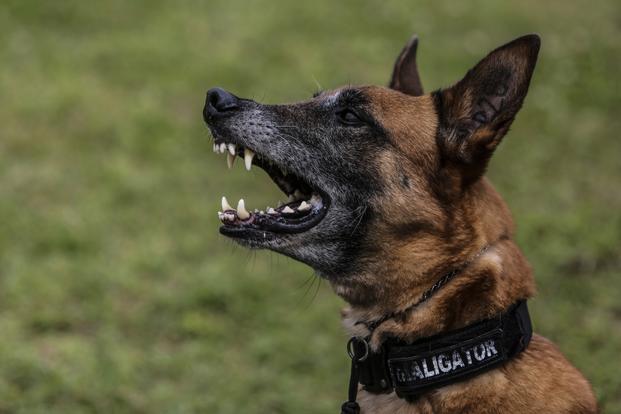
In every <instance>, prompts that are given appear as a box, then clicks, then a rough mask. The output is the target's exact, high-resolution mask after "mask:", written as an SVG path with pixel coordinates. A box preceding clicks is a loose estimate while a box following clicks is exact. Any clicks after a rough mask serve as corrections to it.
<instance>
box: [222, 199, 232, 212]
mask: <svg viewBox="0 0 621 414" xmlns="http://www.w3.org/2000/svg"><path fill="white" fill-rule="evenodd" d="M227 210H233V207H231V206H230V204H229V202H228V201H227V200H226V197H224V196H223V197H222V211H227Z"/></svg>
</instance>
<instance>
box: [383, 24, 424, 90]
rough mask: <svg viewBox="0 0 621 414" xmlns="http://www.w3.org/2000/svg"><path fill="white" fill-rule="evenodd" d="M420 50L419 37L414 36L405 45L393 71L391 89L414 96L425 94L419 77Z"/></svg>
mask: <svg viewBox="0 0 621 414" xmlns="http://www.w3.org/2000/svg"><path fill="white" fill-rule="evenodd" d="M417 48H418V36H416V35H414V36H412V38H411V39H410V41H409V42H408V43H407V45H405V47H404V48H403V50H402V51H401V53H400V54H399V57H397V61H396V62H395V66H394V68H393V70H392V77H391V78H390V83H389V84H388V86H389V87H390V88H391V89H395V90H397V91H400V92H403V93H405V94H408V95H412V96H420V95H422V94H423V85H422V83H421V82H420V77H419V76H418V68H417V67H416V49H417Z"/></svg>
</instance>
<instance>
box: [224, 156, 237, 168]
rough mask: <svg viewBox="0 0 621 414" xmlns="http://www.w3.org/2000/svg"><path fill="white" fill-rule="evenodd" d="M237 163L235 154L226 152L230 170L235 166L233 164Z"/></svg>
mask: <svg viewBox="0 0 621 414" xmlns="http://www.w3.org/2000/svg"><path fill="white" fill-rule="evenodd" d="M234 163H235V155H231V153H230V152H229V153H227V154H226V165H227V166H228V167H229V170H230V169H231V168H233V164H234Z"/></svg>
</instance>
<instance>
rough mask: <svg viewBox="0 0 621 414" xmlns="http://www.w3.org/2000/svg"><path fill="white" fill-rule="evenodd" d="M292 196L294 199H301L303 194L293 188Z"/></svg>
mask: <svg viewBox="0 0 621 414" xmlns="http://www.w3.org/2000/svg"><path fill="white" fill-rule="evenodd" d="M293 197H295V199H296V200H301V199H303V198H304V194H302V192H301V191H300V190H295V191H294V192H293Z"/></svg>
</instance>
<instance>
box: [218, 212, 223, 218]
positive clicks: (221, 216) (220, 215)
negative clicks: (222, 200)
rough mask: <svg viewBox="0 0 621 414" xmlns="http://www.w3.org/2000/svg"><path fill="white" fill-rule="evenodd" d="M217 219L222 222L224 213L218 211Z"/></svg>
mask: <svg viewBox="0 0 621 414" xmlns="http://www.w3.org/2000/svg"><path fill="white" fill-rule="evenodd" d="M218 218H219V219H220V220H222V219H223V218H224V213H223V212H221V211H218Z"/></svg>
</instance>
